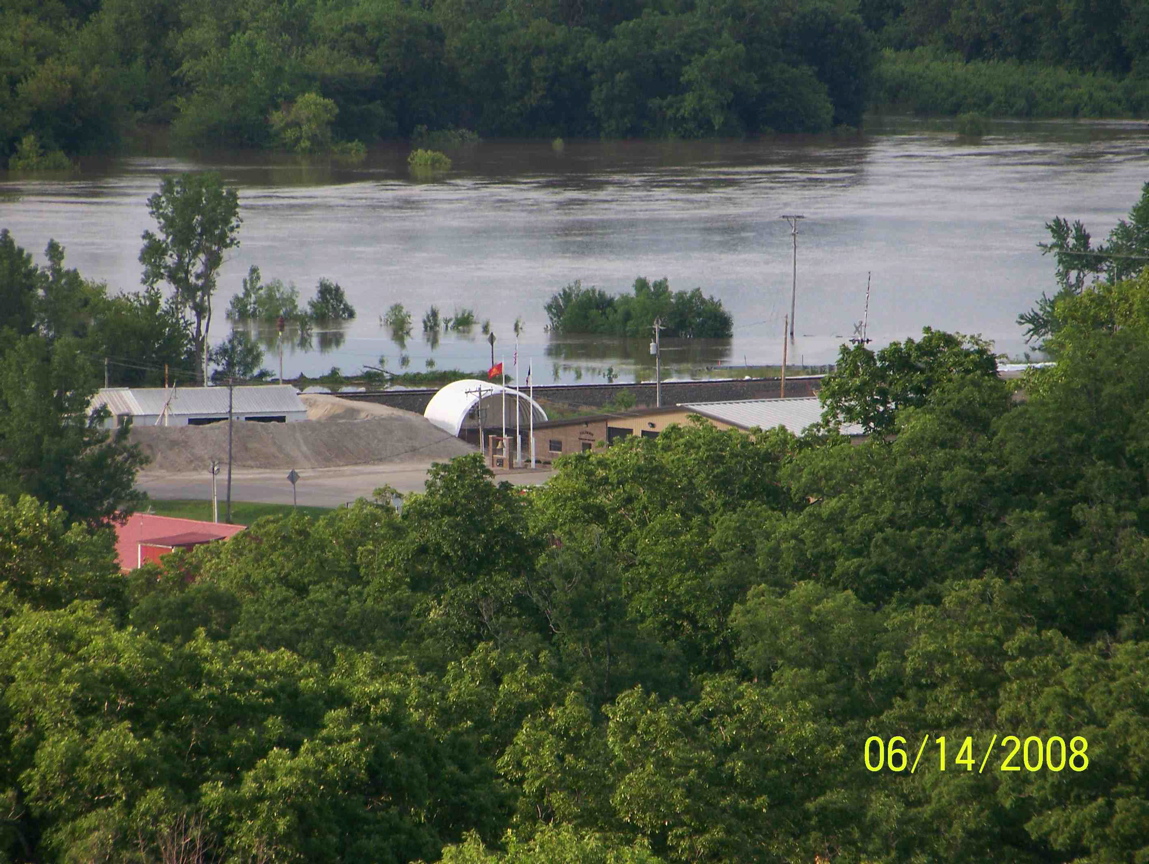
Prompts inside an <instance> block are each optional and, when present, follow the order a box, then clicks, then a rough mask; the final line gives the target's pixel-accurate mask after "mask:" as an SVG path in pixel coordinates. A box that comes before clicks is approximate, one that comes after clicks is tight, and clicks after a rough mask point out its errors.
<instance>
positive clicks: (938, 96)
mask: <svg viewBox="0 0 1149 864" xmlns="http://www.w3.org/2000/svg"><path fill="white" fill-rule="evenodd" d="M873 99H874V101H875V102H876V103H877V104H880V105H886V106H893V107H897V108H908V109H910V110H912V111H915V112H919V113H932V114H956V115H961V114H965V113H970V112H976V113H979V114H984V115H986V116H990V117H1034V118H1037V117H1130V116H1143V115H1144V114H1145V113H1146V112H1149V81H1147V80H1146V79H1144V78H1141V77H1134V76H1129V77H1119V76H1116V75H1113V74H1107V73H1105V72H1093V71H1087V72H1082V71H1077V70H1075V69H1066V68H1063V67H1061V66H1049V65H1045V64H1040V63H1034V62H1028V63H1023V62H1020V61H1018V60H1014V59H1004V60H996V59H994V60H969V61H966V60H963V59H962V57H961V56H960V55H957V54H949V53H944V52H939V51H936V50H931V49H916V50H913V51H889V50H887V51H885V52H883V53H882V55H881V57H880V59H879V61H878V64H877V68H876V70H875V74H874V86H873Z"/></svg>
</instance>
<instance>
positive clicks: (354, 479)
mask: <svg viewBox="0 0 1149 864" xmlns="http://www.w3.org/2000/svg"><path fill="white" fill-rule="evenodd" d="M430 467H431V466H430V464H428V463H396V464H388V465H356V466H352V467H349V468H313V469H305V470H300V471H299V472H298V473H299V483H298V485H297V491H298V495H299V502H298V503H300V504H302V505H307V506H312V507H338V506H340V505H342V504H345V503H347V502H348V501H354V500H355V499H356V498H367V497H370V496H371V493H372V492H374V491H375V490H376V489H378V488H379V487H380V486H393V487H395V488H396V489H397V490H399V491H400V492H422V491H423V487H424V483H425V481H426V479H427V469H428V468H430ZM550 476H551V471H550V469H543V468H540V469H539V470H537V471H530V470H525V471H509V472H506V473H500V474H498V475H497V479H499V480H509V481H510V482H511V483H514V484H516V485H535V484H538V483H545V482H546V480H547V479H548V478H549V477H550ZM225 478H226V474H225V473H224V472H221V473H220V475H219V499H220V501H223V499H224V495H225V494H226V492H225V482H226V481H225ZM136 485H137V486H138V487H139V488H140V489H143V490H144V491H145V492H147V493H148V495H150V496H151V497H152V498H158V499H169V498H191V499H201V500H211V475H210V474H209V473H208V472H207V471H203V472H201V473H197V474H161V473H158V472H154V471H142V472H140V474H139V476H138V478H137V480H136ZM231 499H232V500H233V501H255V502H259V503H267V504H290V503H291V484H290V483H288V482H287V469H283V470H280V469H275V470H250V469H245V470H236V471H235V472H234V473H233V474H232V480H231Z"/></svg>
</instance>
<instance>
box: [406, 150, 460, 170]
mask: <svg viewBox="0 0 1149 864" xmlns="http://www.w3.org/2000/svg"><path fill="white" fill-rule="evenodd" d="M407 167H408V168H409V169H410V170H411V173H412V174H436V173H440V172H443V171H450V170H451V158H450V157H449V156H448V155H447V154H446V153H440V152H439V151H438V150H412V151H411V155H410V156H408V157H407Z"/></svg>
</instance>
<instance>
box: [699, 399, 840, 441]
mask: <svg viewBox="0 0 1149 864" xmlns="http://www.w3.org/2000/svg"><path fill="white" fill-rule="evenodd" d="M678 407H679V408H685V409H686V410H688V411H690V412H692V413H695V414H701V415H702V416H703V417H710V418H711V419H713V420H719V421H721V422H723V423H729V424H730V425H731V426H737V427H739V428H741V429H753V428H754V427H756V426H757V427H758V428H760V429H773V428H774V427H775V426H783V427H785V428H786V429H788V430H789V431H791V432H793V433H794V434H795V435H800V434H802V432H803V431H805V430H806V429H807V428H808V427H810V426H812V425H813V424H815V423H817V422H818V421H820V420H821V419H822V403H821V402H819V401H818V399H817V398H806V397H804V398H800V399H739V400H737V401H730V402H684V403H681V404H680V405H679V406H678ZM841 432H842V434H843V435H861V434H862V429H861V427H860V426H855V425H853V424H851V425H849V426H843V427H842V429H841Z"/></svg>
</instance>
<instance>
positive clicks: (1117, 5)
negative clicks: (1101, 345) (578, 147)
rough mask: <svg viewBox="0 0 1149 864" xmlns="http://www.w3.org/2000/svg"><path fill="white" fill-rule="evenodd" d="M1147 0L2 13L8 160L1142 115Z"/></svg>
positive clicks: (102, 7)
mask: <svg viewBox="0 0 1149 864" xmlns="http://www.w3.org/2000/svg"><path fill="white" fill-rule="evenodd" d="M1147 56H1149V4H1147V3H1145V2H1144V0H1131V2H1124V0H1100V2H1086V0H1066V2H1062V3H1056V4H1054V3H1026V2H1016V0H1008V2H1007V0H993V2H989V3H986V2H982V0H976V2H975V0H962V2H957V3H938V2H934V0H858V2H855V0H846V2H835V3H832V2H828V0H787V2H781V0H623V2H616V3H590V2H583V0H540V2H524V0H422V2H418V3H415V2H410V0H245V2H226V3H225V2H221V0H173V2H163V0H8V2H5V3H4V4H3V6H2V7H0V165H4V164H8V166H9V167H10V168H13V169H53V168H57V169H58V168H66V167H67V166H68V165H69V164H70V162H69V160H70V159H73V158H75V157H76V156H79V155H83V154H88V153H93V152H101V151H107V150H109V149H111V148H114V147H116V146H118V145H120V144H123V143H124V142H125V141H130V140H132V138H133V136H137V135H138V134H139V133H140V132H141V131H147V130H155V129H159V130H164V132H165V134H166V133H170V138H171V140H172V141H173V142H174V143H175V144H177V145H178V146H182V147H196V148H219V147H266V148H278V149H285V150H293V151H298V152H300V153H305V154H315V153H324V152H332V153H335V154H336V155H342V156H347V157H350V158H353V157H355V156H356V155H357V154H362V152H363V148H364V147H365V146H366V145H370V144H373V143H375V142H377V141H379V140H381V139H386V138H415V139H418V138H420V137H423V138H427V139H428V140H437V141H447V142H452V141H454V142H466V141H473V140H475V139H476V137H477V136H488V137H495V136H502V137H508V136H514V137H544V138H552V137H556V136H567V137H571V138H577V137H610V138H625V137H676V138H682V137H706V136H740V135H749V134H755V133H764V132H824V131H828V130H830V129H833V128H857V127H859V126H860V125H861V122H862V114H863V111H864V110H865V109H866V108H867V107H874V106H877V107H880V106H882V105H884V104H887V103H889V104H892V105H898V106H903V107H910V108H913V109H914V110H919V111H927V112H939V113H958V112H962V111H981V112H984V113H987V114H991V115H1000V114H1005V115H1010V116H1079V115H1080V116H1125V115H1130V114H1138V113H1142V112H1144V111H1145V110H1149V87H1147V85H1146V83H1145V80H1146V75H1147V67H1146V62H1147V61H1146V57H1147Z"/></svg>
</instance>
